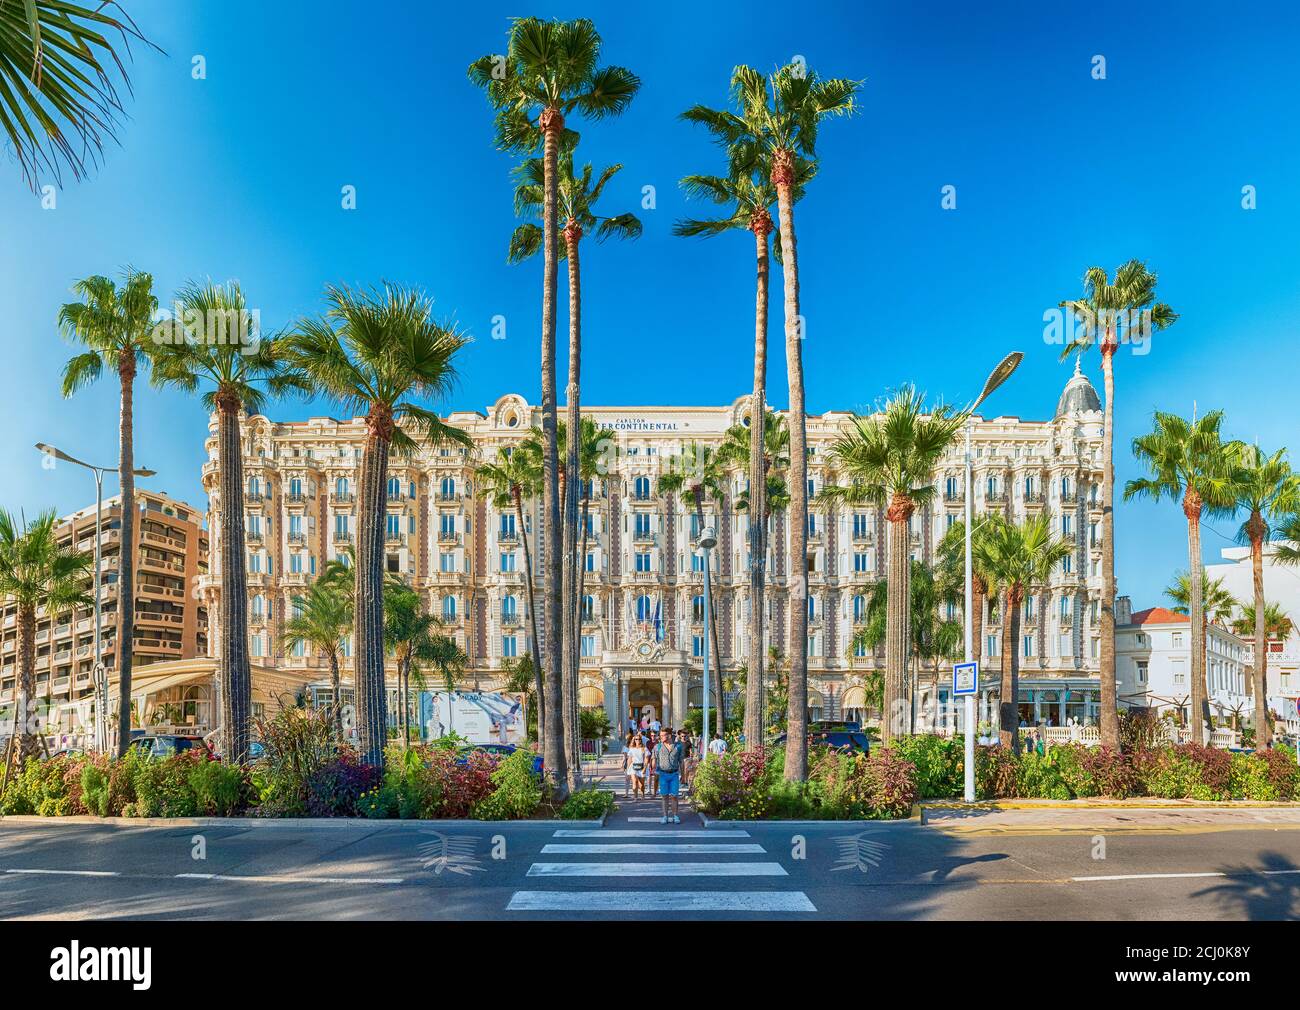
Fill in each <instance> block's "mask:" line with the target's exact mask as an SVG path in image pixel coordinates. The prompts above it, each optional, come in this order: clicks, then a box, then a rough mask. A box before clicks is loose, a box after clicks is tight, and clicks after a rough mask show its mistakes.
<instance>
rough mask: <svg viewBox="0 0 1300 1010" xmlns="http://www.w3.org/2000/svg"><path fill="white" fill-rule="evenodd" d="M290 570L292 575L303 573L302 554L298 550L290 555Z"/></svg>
mask: <svg viewBox="0 0 1300 1010" xmlns="http://www.w3.org/2000/svg"><path fill="white" fill-rule="evenodd" d="M289 572H290V574H292V575H301V574H302V555H301V554H299V553H298V552H297V551H294V552H293V553H292V554H290V555H289Z"/></svg>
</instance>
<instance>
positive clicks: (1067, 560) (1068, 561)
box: [1061, 554, 1074, 575]
mask: <svg viewBox="0 0 1300 1010" xmlns="http://www.w3.org/2000/svg"><path fill="white" fill-rule="evenodd" d="M1061 571H1062V573H1064V574H1065V575H1069V574H1070V573H1071V572H1073V571H1074V556H1073V555H1070V554H1067V555H1066V556H1065V557H1063V558H1061Z"/></svg>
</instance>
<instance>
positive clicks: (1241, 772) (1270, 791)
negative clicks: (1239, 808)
mask: <svg viewBox="0 0 1300 1010" xmlns="http://www.w3.org/2000/svg"><path fill="white" fill-rule="evenodd" d="M1268 773H1269V766H1268V761H1266V760H1265V759H1264V756H1263V755H1262V754H1233V755H1232V771H1231V783H1232V785H1231V789H1232V795H1233V798H1235V799H1245V800H1262V801H1270V800H1276V799H1277V798H1278V797H1277V787H1276V786H1275V785H1274V784H1273V782H1272V781H1271V780H1270V778H1269V774H1268Z"/></svg>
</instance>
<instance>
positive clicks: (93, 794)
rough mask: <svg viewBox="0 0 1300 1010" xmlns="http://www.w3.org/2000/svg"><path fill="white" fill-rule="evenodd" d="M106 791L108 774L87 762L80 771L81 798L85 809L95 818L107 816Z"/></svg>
mask: <svg viewBox="0 0 1300 1010" xmlns="http://www.w3.org/2000/svg"><path fill="white" fill-rule="evenodd" d="M108 789H109V782H108V772H107V771H106V770H105V769H104V768H102V767H100V765H98V764H94V763H91V762H87V763H86V766H85V767H84V768H82V769H81V797H82V803H84V804H85V806H86V809H87V810H88V811H89V812H90V813H92V814H94V815H95V816H96V817H107V816H108Z"/></svg>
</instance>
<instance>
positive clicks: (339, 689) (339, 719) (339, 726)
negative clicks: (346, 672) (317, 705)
mask: <svg viewBox="0 0 1300 1010" xmlns="http://www.w3.org/2000/svg"><path fill="white" fill-rule="evenodd" d="M329 660H330V688H331V689H332V690H333V691H334V704H333V705H332V706H331V708H333V710H334V712H333V722H334V744H335V746H341V745H342V743H343V678H342V677H340V676H339V654H338V651H337V650H336V649H331V650H330V653H329Z"/></svg>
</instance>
